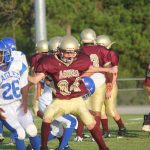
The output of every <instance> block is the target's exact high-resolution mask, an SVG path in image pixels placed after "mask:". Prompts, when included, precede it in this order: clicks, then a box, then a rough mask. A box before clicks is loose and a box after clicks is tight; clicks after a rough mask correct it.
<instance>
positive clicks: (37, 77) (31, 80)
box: [28, 73, 45, 84]
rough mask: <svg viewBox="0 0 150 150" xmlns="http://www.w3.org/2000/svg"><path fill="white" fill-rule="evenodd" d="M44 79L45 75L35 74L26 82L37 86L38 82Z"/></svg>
mask: <svg viewBox="0 0 150 150" xmlns="http://www.w3.org/2000/svg"><path fill="white" fill-rule="evenodd" d="M44 78H45V74H44V73H37V74H36V75H35V76H29V77H28V80H29V81H30V82H31V83H34V84H37V83H38V82H39V81H41V80H42V79H44Z"/></svg>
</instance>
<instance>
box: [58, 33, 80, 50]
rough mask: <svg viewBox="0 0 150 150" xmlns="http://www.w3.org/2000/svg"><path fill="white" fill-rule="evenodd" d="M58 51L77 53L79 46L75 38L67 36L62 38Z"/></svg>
mask: <svg viewBox="0 0 150 150" xmlns="http://www.w3.org/2000/svg"><path fill="white" fill-rule="evenodd" d="M59 49H60V50H63V51H78V50H79V49H80V44H79V42H78V40H77V39H76V38H75V37H73V36H71V35H67V36H64V37H63V39H62V41H61V43H60V45H59Z"/></svg>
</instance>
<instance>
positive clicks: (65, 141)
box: [59, 128, 74, 149]
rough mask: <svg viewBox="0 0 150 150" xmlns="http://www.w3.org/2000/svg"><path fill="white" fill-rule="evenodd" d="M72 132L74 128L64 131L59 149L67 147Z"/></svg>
mask: <svg viewBox="0 0 150 150" xmlns="http://www.w3.org/2000/svg"><path fill="white" fill-rule="evenodd" d="M73 131H74V128H66V129H65V131H64V134H63V138H62V141H61V143H60V146H59V149H63V148H64V147H65V146H67V144H68V141H69V140H70V138H71V136H72V133H73Z"/></svg>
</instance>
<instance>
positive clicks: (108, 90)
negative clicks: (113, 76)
mask: <svg viewBox="0 0 150 150" xmlns="http://www.w3.org/2000/svg"><path fill="white" fill-rule="evenodd" d="M112 88H113V85H112V83H107V84H106V99H109V98H110V97H111V94H112Z"/></svg>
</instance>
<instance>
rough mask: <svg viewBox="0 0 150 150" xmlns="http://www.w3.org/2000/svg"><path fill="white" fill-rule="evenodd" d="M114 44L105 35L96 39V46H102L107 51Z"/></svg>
mask: <svg viewBox="0 0 150 150" xmlns="http://www.w3.org/2000/svg"><path fill="white" fill-rule="evenodd" d="M114 43H115V42H112V41H111V40H110V38H109V37H108V36H107V35H99V36H97V37H96V44H97V45H101V46H104V47H106V48H107V49H109V48H110V47H111V46H112V44H114Z"/></svg>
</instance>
